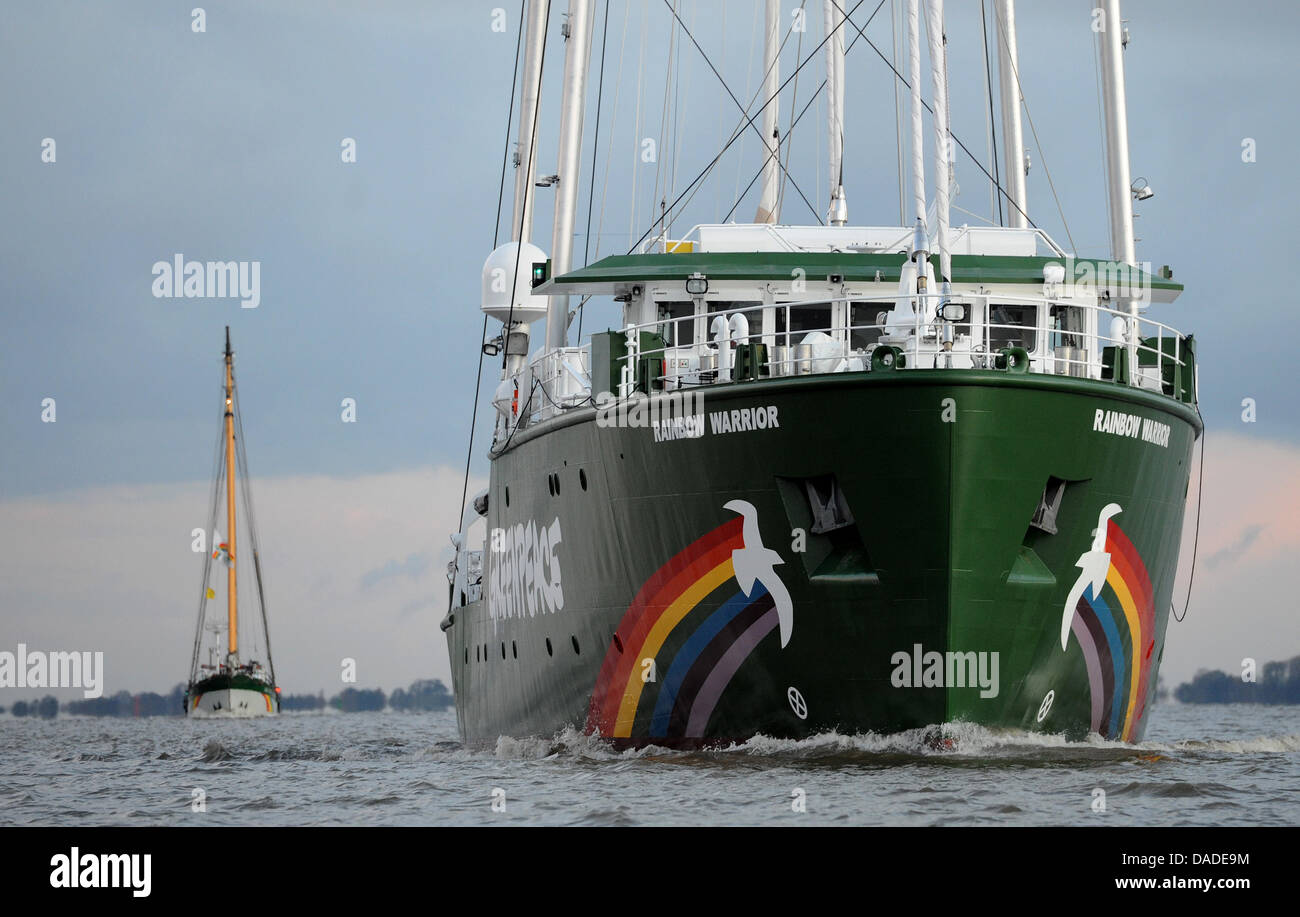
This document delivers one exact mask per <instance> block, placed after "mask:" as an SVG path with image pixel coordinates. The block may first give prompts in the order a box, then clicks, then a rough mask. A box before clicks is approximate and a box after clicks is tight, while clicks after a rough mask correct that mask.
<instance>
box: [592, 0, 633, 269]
mask: <svg viewBox="0 0 1300 917" xmlns="http://www.w3.org/2000/svg"><path fill="white" fill-rule="evenodd" d="M631 18H632V13H631V4H624V5H623V38H622V39H621V41H620V42H619V48H618V77H617V78H616V79H615V80H614V106H613V108H614V112H613V115H612V118H613V120H612V121H611V122H610V125H609V151H608V152H607V153H606V154H605V177H604V179H602V181H601V187H600V219H599V220H597V221H596V257H597V259H599V257H600V243H601V239H603V238H604V231H605V201H606V199H607V198H608V196H609V173H610V172H611V171H613V165H614V135H615V134H616V133H618V110H619V104H618V102H619V99H620V98H622V95H623V60H624V54H625V53H626V51H627V28H628V24H629V22H630V20H631ZM602 60H603V56H602ZM588 232H590V228H588Z"/></svg>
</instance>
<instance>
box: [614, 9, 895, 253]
mask: <svg viewBox="0 0 1300 917" xmlns="http://www.w3.org/2000/svg"><path fill="white" fill-rule="evenodd" d="M865 2H866V0H858V2H857V3H856V4H855V5H854V7H853V10H854V11H856V10H857V8H858V7H859V6H861V5H862V4H863V3H865ZM884 5H885V0H880V3H879V4H878V5H877V6H876V12H879V11H880V8H881V7H882V6H884ZM850 15H851V13H850ZM871 15H872V17H874V16H875V12H873V13H872V14H871ZM847 21H849V19H848V17H847V16H846V17H845V22H847ZM869 23H870V20H868V24H869ZM842 25H843V23H841V24H840V26H837V27H836V28H837V29H838V28H840V27H842ZM829 38H830V36H827V37H826V38H823V39H822V40H821V42H820V43H819V44H818V45H817V47H816V48H813V50H812V51H810V52H809V54H808V56H807V57H806V58H804V60H803V61H802V62H801V63H800V64H799V66H798V67H796V68H795V71H794V74H792V75H791V76H789V77H787V78H786V80H785V82H783V83H782V84H781V85H780V86H778V87H777V89H776V92H775V93H774V94H773V95H772V97H771V98H769V99H768V100H767V101H768V102H770V101H772V99H775V98H777V97H779V96H780V94H781V92H782V90H784V89H785V87H786V86H788V85H789V84H790V82H791V81H792V80H793V79H794V77H795V75H797V74H798V73H799V71H800V70H802V69H803V68H804V67H806V66H807V65H808V63H809V62H810V61H811V60H812V59H813V58H814V57H816V55H817V52H818V51H820V50H821V49H822V46H823V45H825V44H826V42H827V41H828V40H829ZM823 85H824V84H823ZM766 106H767V102H764V103H763V105H761V106H759V109H758V112H761V111H762V110H763V108H765V107H766ZM758 112H755V113H754V114H753V115H751V116H750V117H749V119H748V122H747V123H748V124H749V125H750V126H752V125H753V123H754V119H755V118H757V117H758ZM743 133H744V132H743V131H738V132H736V133H733V134H732V136H731V139H730V140H728V141H727V142H726V143H725V144H724V145H723V147H722V149H721V150H719V151H718V153H717V155H716V156H714V157H713V159H712V160H710V161H709V164H708V165H706V166H705V167H704V169H703V170H702V171H701V172H700V173H699V174H698V175H696V176H695V178H694V179H693V180H692V181H691V183H690V184H689V185H687V186H686V187H685V188H683V189H682V192H681V194H679V195H677V197H676V199H674V201H673V203H672V204H671V205H670V206H669V207H668V209H669V210H670V211H671V210H674V209H676V207H677V204H678V202H680V201H681V199H682V198H684V197H685V196H686V195H687V194H689V193H691V192H692V191H694V190H695V189H696V186H698V185H699V183H700V182H701V181H702V180H703V179H704V177H705V176H706V175H708V174H709V172H711V171H712V170H713V167H714V166H716V165H717V164H718V162H719V161H720V160H721V159H722V157H723V155H724V154H725V153H726V152H727V150H728V149H730V148H731V145H732V144H733V143H735V142H736V140H737V139H738V138H739V137H741V136H742V134H743ZM820 219H821V218H820V217H818V221H819V222H820ZM652 232H654V225H651V226H650V228H649V229H647V230H646V231H645V232H644V233H643V234H642V235H641V237H640V238H639V239H637V240H636V242H634V243H633V244H632V245H631V246H630V247H629V248H628V252H627V253H628V254H631V253H632V252H634V251H636V249H637V246H639V245H640V244H641V243H642V242H644V241H645V240H646V239H647V238H648V237H649V235H650V233H652ZM629 237H630V234H629Z"/></svg>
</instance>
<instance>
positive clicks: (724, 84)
mask: <svg viewBox="0 0 1300 917" xmlns="http://www.w3.org/2000/svg"><path fill="white" fill-rule="evenodd" d="M669 2H670V0H664V3H665V4H669ZM859 3H861V0H859ZM881 4H882V5H883V4H884V0H881ZM669 9H670V10H672V14H673V18H674V19H676V20H677V22H678V24H679V25H680V26H681V30H682V31H683V32H685V33H686V37H687V38H689V39H690V40H691V44H693V45H695V50H697V51H699V52H700V56H701V57H703V58H704V62H705V63H706V64H708V65H709V69H710V70H712V71H713V75H714V76H716V77H717V78H718V82H719V83H721V84H722V88H723V89H724V90H726V92H727V95H728V96H730V97H731V101H732V102H734V103H736V107H737V108H739V109H740V114H741V117H744V116H745V114H747V113H748V109H747V108H745V106H744V105H741V104H740V99H738V98H736V94H735V93H734V92H732V91H731V87H730V86H728V85H727V81H726V80H725V79H723V78H722V74H721V73H719V72H718V68H717V67H715V66H714V65H713V60H712V59H711V58H710V57H709V55H708V52H706V51H705V50H704V48H702V47H700V43H699V42H698V41H696V40H695V35H694V34H693V33H692V32H691V30H690V29H689V28H687V27H686V23H684V22H682V20H681V17H680V16H678V15H677V10H675V9H672V6H671V5H669ZM855 9H856V7H855ZM836 31H838V29H837V30H836ZM786 37H787V38H788V37H789V33H788V32H787V33H786ZM775 65H776V62H775V61H773V63H772V66H775ZM800 66H802V65H800ZM769 69H770V68H769ZM797 72H798V71H796V73H797ZM787 82H788V81H787ZM761 93H762V90H761V89H760V90H759V93H758V94H759V95H761ZM777 98H780V91H779V90H778V91H777V94H776V95H775V96H774V97H773V99H777ZM773 99H769V100H768V102H769V103H770V102H771V101H773ZM766 107H767V103H765V104H764V105H763V106H761V107H760V109H759V112H761V111H762V109H763V108H766ZM756 117H758V113H757V112H756V113H755V114H754V116H753V117H751V118H749V119H748V120H746V122H745V125H746V126H747V127H749V128H750V129H751V130H753V131H754V133H756V134H757V135H758V137H759V139H760V140H763V141H764V146H765V148H766V146H767V144H768V143H769V142H770V138H764V137H763V132H762V131H761V130H760V129H759V128H758V126H757V125H756V124H754V118H756ZM774 156H776V159H777V165H778V166H780V165H781V160H780V157H779V156H777V154H776V153H768V155H767V156H766V157H765V160H766V159H771V158H773V157H774ZM764 164H766V162H765V163H764ZM785 177H786V178H787V179H789V181H790V184H791V185H792V186H793V187H794V190H795V191H797V192H799V197H801V198H802V199H803V202H804V203H805V204H807V205H808V209H809V210H810V211H811V212H812V215H813V218H814V219H816V220H817V223H818V224H819V225H821V223H822V218H821V215H820V214H819V213H818V212H817V208H816V207H814V206H813V205H812V202H811V201H809V200H808V196H807V195H806V194H804V193H803V189H802V188H800V187H799V183H798V182H797V181H795V180H794V177H793V176H792V175H790V173H789V172H788V171H787V172H786V173H785ZM652 228H653V227H652Z"/></svg>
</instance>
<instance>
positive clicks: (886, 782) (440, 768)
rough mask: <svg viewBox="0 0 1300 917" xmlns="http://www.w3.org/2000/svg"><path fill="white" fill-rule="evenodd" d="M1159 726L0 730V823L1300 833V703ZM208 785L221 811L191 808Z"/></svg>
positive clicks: (368, 717) (424, 721) (218, 724)
mask: <svg viewBox="0 0 1300 917" xmlns="http://www.w3.org/2000/svg"><path fill="white" fill-rule="evenodd" d="M1152 716H1153V720H1152V723H1151V726H1150V728H1149V729H1148V736H1147V741H1145V742H1144V743H1142V744H1141V745H1137V746H1128V745H1121V744H1117V743H1107V742H1080V743H1070V742H1065V741H1064V740H1061V739H1059V738H1053V737H1042V736H1031V735H1026V734H1023V733H1009V732H1000V733H993V732H990V731H988V730H984V729H981V728H979V727H973V726H970V725H966V724H957V725H954V726H949V727H947V735H949V736H950V737H952V738H953V739H954V742H953V748H951V749H936V748H934V747H933V744H934V743H933V742H930V741H927V737H926V736H925V735H923V734H922V733H919V732H917V733H909V734H902V735H897V736H889V737H880V736H857V737H844V736H838V735H826V736H821V737H818V738H814V739H809V740H805V741H802V742H787V741H777V740H772V739H765V738H758V739H755V740H753V741H751V742H748V743H746V744H745V745H743V746H738V747H734V748H729V749H726V750H721V751H711V752H674V751H666V750H663V749H655V748H649V749H643V750H640V751H629V752H623V753H618V752H615V751H612V750H611V749H609V748H608V747H606V746H604V745H602V744H599V743H594V742H592V741H590V740H588V739H587V738H585V737H583V736H581V735H576V734H575V735H562V736H558V737H556V738H555V739H553V740H547V741H543V740H528V741H514V740H508V739H502V740H500V741H499V742H498V744H497V747H496V749H495V750H488V751H470V750H467V749H465V748H463V747H461V745H460V744H459V742H458V741H457V740H456V718H455V714H454V712H452V711H450V710H449V711H445V712H442V713H437V714H404V713H391V712H385V713H380V714H363V713H355V714H296V715H284V716H281V717H279V718H278V719H274V720H271V719H267V720H247V721H239V722H232V721H212V720H208V721H197V720H185V719H173V718H167V719H141V720H112V719H91V718H82V717H64V716H60V717H59V718H58V719H56V720H52V721H44V720H34V719H14V718H13V717H10V716H0V749H3V753H2V754H0V824H6V825H10V824H18V825H82V824H84V825H149V824H167V825H171V824H180V825H285V824H289V825H297V824H305V825H354V824H389V825H424V824H452V825H518V824H558V825H610V824H613V825H690V824H724V825H730V824H744V825H751V824H757V825H765V824H845V825H859V824H873V825H875V824H884V825H995V824H996V825H1040V824H1053V825H1055V824H1064V825H1096V824H1104V823H1105V824H1128V825H1252V826H1253V825H1294V824H1297V823H1300V707H1264V706H1257V705H1233V706H1222V707H1211V706H1204V707H1194V706H1182V705H1176V704H1173V705H1169V704H1166V705H1161V706H1158V707H1156V708H1155V709H1154V710H1153V711H1152ZM196 789H200V790H202V791H203V793H204V794H205V801H206V811H203V812H194V811H193V810H192V808H193V806H192V803H193V800H194V798H195V797H194V792H193V791H194V790H196ZM1095 789H1100V790H1103V791H1104V792H1105V811H1104V813H1098V812H1094V811H1093V808H1094V805H1095V800H1097V799H1099V798H1100V797H1096V796H1094V790H1095ZM494 790H501V791H504V803H505V811H494V808H493V803H494V799H495V800H496V801H497V802H498V804H499V801H500V799H501V796H500V794H499V793H498V794H497V795H496V796H495V797H494ZM800 791H802V800H803V802H804V804H805V807H806V811H805V812H802V813H800V812H796V811H794V804H795V803H796V802H798V801H799V800H800V798H801V797H800V796H799V792H800Z"/></svg>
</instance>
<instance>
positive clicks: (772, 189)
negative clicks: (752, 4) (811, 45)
mask: <svg viewBox="0 0 1300 917" xmlns="http://www.w3.org/2000/svg"><path fill="white" fill-rule="evenodd" d="M764 25H765V29H766V41H765V42H764V44H763V73H764V78H763V98H764V99H765V100H766V104H765V105H764V106H763V145H764V152H763V190H762V196H761V197H759V199H758V213H757V214H755V216H754V222H755V223H775V222H777V221H778V220H779V219H780V216H781V205H780V203H779V201H778V200H777V194H778V190H779V189H778V181H779V179H780V170H779V169H778V166H779V165H780V159H779V156H780V145H781V140H780V138H781V135H780V131H779V129H778V128H777V126H776V120H777V117H778V116H779V115H780V108H781V106H780V103H779V102H778V100H777V94H778V92H779V79H780V76H781V73H780V62H779V60H778V57H777V55H778V53H779V50H780V46H779V44H778V41H777V39H778V33H779V32H780V29H781V0H767V15H766V21H765V24H764Z"/></svg>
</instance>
